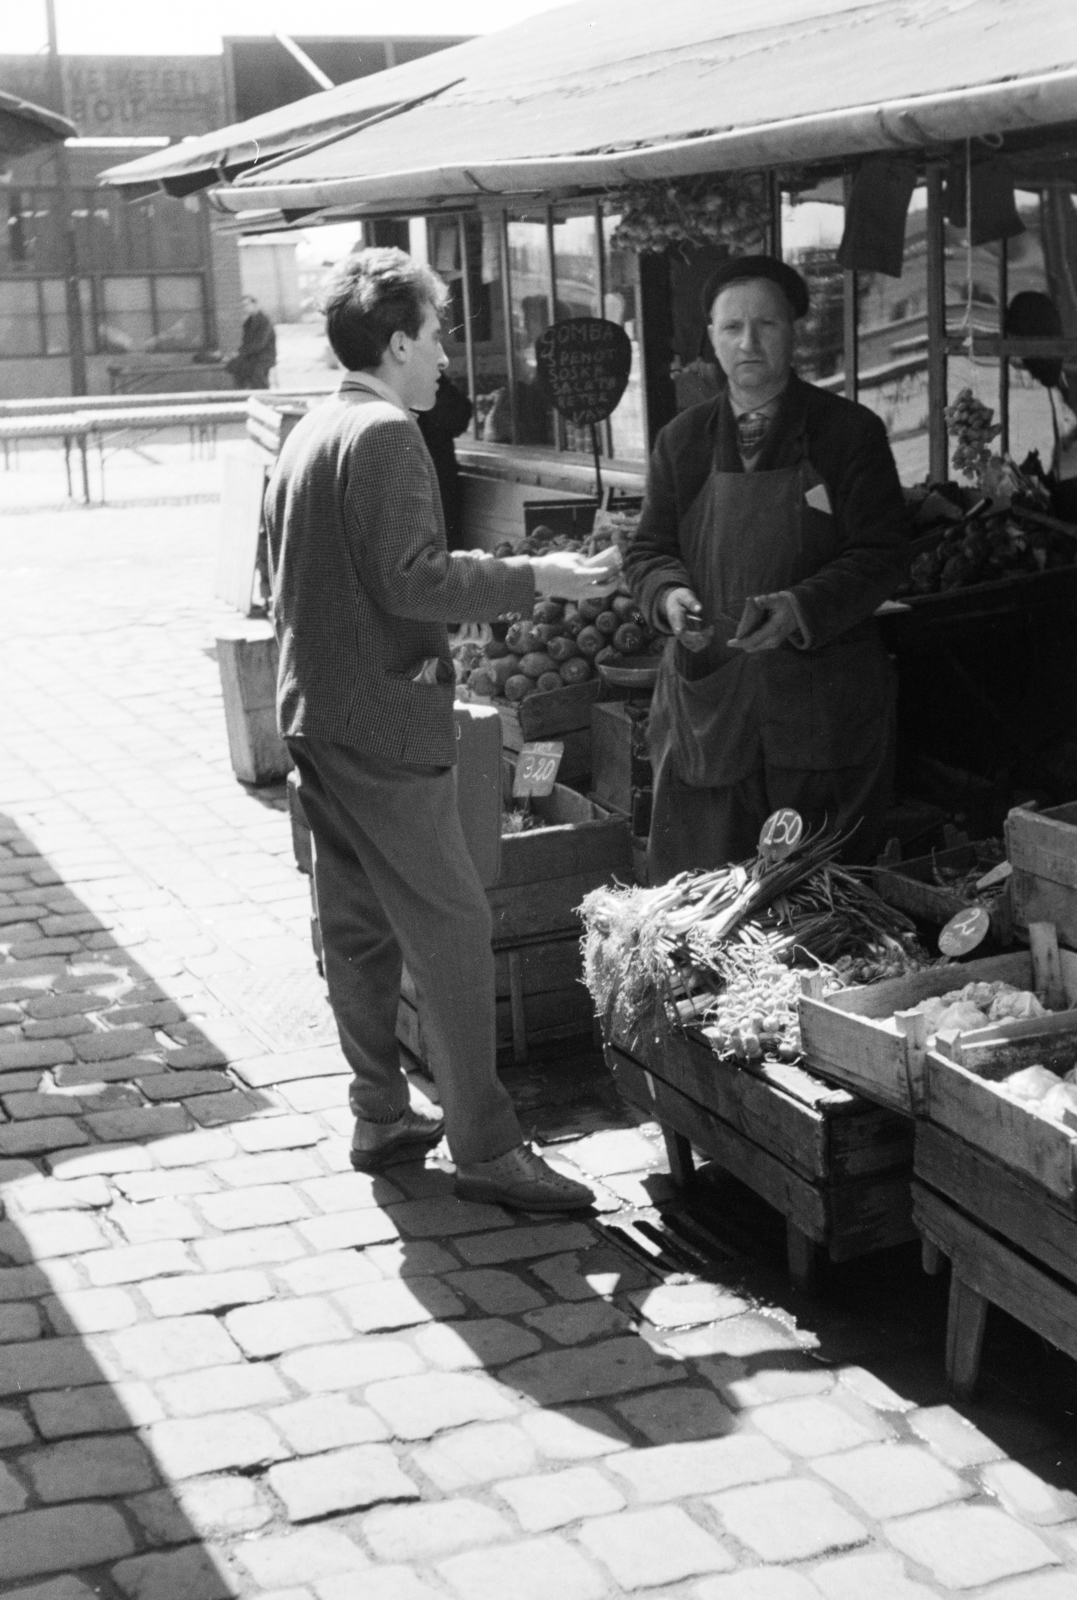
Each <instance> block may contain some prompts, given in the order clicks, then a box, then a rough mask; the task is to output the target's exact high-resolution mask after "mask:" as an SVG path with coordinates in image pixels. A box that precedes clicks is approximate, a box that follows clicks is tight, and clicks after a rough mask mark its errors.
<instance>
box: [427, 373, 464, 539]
mask: <svg viewBox="0 0 1077 1600" xmlns="http://www.w3.org/2000/svg"><path fill="white" fill-rule="evenodd" d="M471 412H472V405H471V401H470V400H469V399H468V397H467V395H466V394H461V393H460V390H459V389H458V388H457V387H456V385H455V384H454V383H452V382H450V380H449V379H448V378H446V377H445V375H444V373H443V374H442V376H441V378H440V379H439V380H438V393H437V399H436V400H435V401H434V404H433V406H432V407H431V408H430V410H429V411H420V412H418V413H417V415H416V419H415V420H416V421H417V422H418V424H419V432H420V433H421V434H422V436H423V438H424V439H425V440H426V448H427V449H428V450H429V452H430V459H431V461H432V462H433V463H434V471H435V472H436V473H437V475H438V488H439V489H440V491H441V508H442V510H443V511H444V513H445V538H446V541H447V543H448V546H449V549H450V550H466V549H467V548H468V542H467V539H466V538H465V536H464V492H463V485H462V484H461V482H460V469H459V467H458V466H457V464H456V446H455V445H454V444H453V440H454V439H455V438H456V437H457V436H458V435H459V434H461V433H463V431H464V429H465V428H466V427H467V425H468V423H469V422H470V421H471Z"/></svg>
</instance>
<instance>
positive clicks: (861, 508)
mask: <svg viewBox="0 0 1077 1600" xmlns="http://www.w3.org/2000/svg"><path fill="white" fill-rule="evenodd" d="M801 435H803V437H804V440H805V442H806V446H807V454H808V460H809V462H810V463H811V465H812V467H813V468H814V469H815V472H816V473H817V474H818V476H819V478H820V479H821V480H822V482H823V483H824V484H825V486H826V491H827V495H828V497H829V500H830V506H831V510H832V513H833V526H832V529H831V530H830V539H831V541H832V548H833V551H834V554H833V555H832V556H831V558H830V559H829V560H827V561H825V562H824V564H822V565H821V566H820V567H819V568H818V570H817V571H816V572H815V573H814V574H813V575H812V576H810V577H807V578H805V579H804V580H803V581H802V582H800V583H797V584H796V585H794V587H793V591H792V592H793V593H794V595H795V596H796V599H797V601H798V603H799V606H800V611H801V615H802V616H803V618H804V620H805V622H806V624H807V627H808V630H809V633H810V636H811V640H812V644H813V645H814V646H820V645H825V644H828V643H829V642H830V641H831V640H833V639H835V638H837V637H838V636H839V635H841V634H843V633H845V632H847V631H848V630H849V629H850V628H852V627H855V625H856V624H857V623H859V622H862V621H863V620H864V619H865V618H867V617H870V616H871V614H872V612H873V611H874V610H875V609H876V607H877V606H878V605H880V604H881V602H882V601H883V600H886V599H888V598H889V597H890V596H891V595H892V594H893V593H894V591H895V590H896V589H897V588H898V586H899V584H900V583H901V581H902V579H903V578H904V576H905V573H906V571H907V569H908V560H909V557H908V545H907V540H906V534H905V506H904V498H903V496H902V492H901V485H900V483H899V481H898V475H897V468H896V467H895V466H894V458H893V455H892V454H891V451H890V445H889V443H888V441H887V437H886V429H885V428H884V427H883V424H882V423H881V422H880V420H879V418H878V417H877V416H875V414H874V413H873V412H871V411H869V410H868V409H867V407H866V406H861V405H857V404H855V403H854V402H852V401H850V400H844V399H842V398H841V397H840V396H838V395H832V394H828V393H827V392H826V390H824V389H818V388H816V387H815V386H814V385H813V384H808V383H804V382H803V381H802V380H801V379H800V378H798V377H797V376H796V374H793V375H792V376H791V377H790V380H789V385H788V388H787V389H786V391H785V393H784V395H783V396H782V401H781V405H780V406H779V408H778V411H777V413H776V415H775V417H774V420H773V422H772V423H771V427H770V431H769V433H768V435H767V438H766V440H765V442H764V444H763V448H762V450H761V451H760V454H759V458H758V462H757V465H756V470H757V471H764V472H765V471H767V470H768V469H774V468H778V467H786V466H792V465H793V464H794V462H795V461H796V459H797V452H798V449H799V444H798V441H799V439H800V437H801ZM715 465H716V466H717V467H718V469H719V471H722V472H741V471H743V466H742V463H741V459H740V454H739V452H738V450H737V442H736V426H735V422H734V417H733V411H732V408H731V406H730V404H729V400H728V398H727V396H725V395H724V394H723V395H720V396H719V397H718V399H717V400H711V401H705V402H704V403H703V404H702V405H698V406H693V407H692V408H691V409H690V410H688V411H685V412H682V413H681V415H680V416H679V417H675V418H674V420H673V421H672V422H670V423H668V424H667V426H666V427H664V428H663V429H662V431H661V433H660V434H659V435H658V438H657V440H656V442H655V447H654V452H653V454H652V456H651V463H650V470H649V472H648V476H647V488H646V492H645V495H644V502H643V513H642V516H641V518H640V523H639V528H638V530H637V532H636V533H635V535H634V536H633V538H632V540H631V543H630V545H629V547H628V549H627V550H626V552H625V564H624V571H625V577H626V578H627V580H628V583H629V586H630V588H631V589H632V592H633V594H634V595H635V596H636V599H637V601H638V602H639V605H640V607H641V609H642V610H643V612H644V614H645V615H646V617H647V619H648V621H649V622H650V623H651V624H652V626H655V627H659V628H661V629H662V630H663V631H665V632H668V631H669V630H668V627H667V626H666V623H665V620H664V617H661V616H660V615H659V612H658V601H659V600H660V598H661V596H662V594H663V593H664V592H665V590H666V589H668V588H671V587H676V586H679V585H684V586H685V587H687V588H691V586H692V583H691V578H690V576H689V573H688V571H687V570H686V568H685V565H684V562H683V560H682V556H681V550H680V544H679V539H678V533H679V528H680V524H681V519H682V517H683V516H684V515H685V513H686V512H687V510H688V508H689V506H690V505H691V504H692V502H693V501H694V500H695V498H696V496H697V495H698V494H699V492H700V490H701V489H702V488H703V485H704V483H705V482H706V480H707V477H708V476H709V474H710V471H711V468H712V467H713V466H715ZM828 520H829V519H828ZM761 533H762V530H761Z"/></svg>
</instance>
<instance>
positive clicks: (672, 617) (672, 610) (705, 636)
mask: <svg viewBox="0 0 1077 1600" xmlns="http://www.w3.org/2000/svg"><path fill="white" fill-rule="evenodd" d="M662 605H663V607H664V609H665V613H666V621H667V622H668V623H669V626H670V632H671V633H672V634H673V637H674V638H675V639H676V640H677V641H678V642H679V643H680V644H683V645H684V648H685V649H686V650H693V651H697V650H705V649H706V648H707V646H708V645H709V644H710V642H711V639H712V637H713V635H714V629H713V628H707V627H703V628H700V627H693V626H692V625H691V623H690V622H689V620H688V619H689V617H692V618H698V620H699V621H700V622H702V620H703V606H702V605H701V603H700V601H699V600H698V598H697V597H696V595H694V594H693V593H692V590H691V589H684V588H681V589H667V590H666V592H665V594H664V595H663V596H662Z"/></svg>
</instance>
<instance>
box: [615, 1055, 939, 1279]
mask: <svg viewBox="0 0 1077 1600" xmlns="http://www.w3.org/2000/svg"><path fill="white" fill-rule="evenodd" d="M606 1061H607V1064H608V1066H609V1069H610V1071H611V1073H612V1074H613V1077H614V1081H615V1082H616V1084H617V1087H618V1089H619V1090H620V1093H621V1095H622V1096H623V1098H624V1099H625V1100H626V1101H627V1102H628V1103H629V1104H630V1105H632V1106H634V1107H635V1108H636V1109H637V1110H640V1111H642V1112H644V1113H645V1114H646V1115H647V1116H648V1117H653V1118H655V1119H656V1120H657V1121H658V1123H659V1124H660V1126H661V1128H662V1132H663V1135H664V1138H665V1141H666V1148H667V1151H668V1154H669V1162H670V1169H671V1171H672V1174H673V1177H674V1180H675V1181H676V1182H677V1183H679V1184H680V1185H682V1186H685V1185H689V1184H690V1183H691V1182H692V1179H693V1176H694V1164H693V1150H696V1151H698V1152H700V1153H701V1154H702V1155H704V1156H706V1157H708V1158H709V1159H712V1160H714V1161H715V1162H717V1164H718V1165H719V1166H720V1167H722V1168H724V1169H725V1170H726V1171H727V1172H729V1173H731V1174H732V1175H733V1176H734V1177H735V1178H738V1179H739V1180H740V1181H741V1182H742V1183H744V1184H746V1185H747V1187H748V1188H750V1189H752V1190H754V1192H755V1193H756V1194H758V1195H759V1196H761V1198H762V1199H764V1200H765V1201H767V1203H768V1204H769V1205H771V1206H773V1207H774V1208H775V1210H777V1211H779V1212H780V1213H781V1214H782V1215H783V1216H784V1217H785V1219H786V1242H787V1255H788V1263H789V1274H790V1277H791V1279H792V1281H793V1282H794V1284H795V1285H796V1286H797V1287H798V1288H801V1289H809V1288H810V1287H811V1286H812V1284H813V1282H814V1280H815V1275H816V1271H817V1268H818V1265H819V1262H820V1259H821V1258H822V1257H824V1256H825V1257H829V1259H830V1260H831V1261H847V1260H850V1259H852V1258H853V1257H856V1256H861V1255H865V1254H868V1253H869V1252H871V1251H874V1250H881V1249H884V1248H886V1247H887V1246H889V1245H894V1244H901V1243H903V1242H905V1241H906V1240H909V1239H912V1238H914V1237H915V1235H914V1232H913V1226H912V1219H911V1209H910V1197H909V1180H910V1177H911V1163H912V1130H911V1128H910V1127H909V1126H908V1124H907V1123H906V1122H904V1121H903V1120H902V1119H901V1118H900V1117H895V1116H892V1115H890V1114H889V1113H887V1112H885V1111H880V1110H879V1109H878V1108H877V1107H876V1106H873V1105H870V1104H869V1103H868V1102H867V1101H866V1100H864V1099H862V1098H860V1097H859V1096H857V1095H853V1094H849V1093H848V1092H847V1091H846V1090H844V1089H838V1088H835V1087H833V1086H832V1085H830V1084H826V1083H823V1082H822V1081H821V1080H820V1079H819V1078H817V1077H816V1076H815V1075H814V1074H813V1073H810V1072H807V1071H805V1070H804V1069H803V1068H801V1067H798V1066H792V1065H790V1066H786V1065H779V1064H778V1063H770V1062H768V1063H760V1064H758V1065H753V1064H751V1063H748V1064H744V1063H731V1062H727V1061H723V1060H720V1059H719V1058H718V1057H717V1056H715V1055H714V1053H713V1051H712V1050H711V1048H710V1046H709V1044H708V1043H707V1041H706V1039H705V1037H703V1035H702V1034H701V1033H700V1032H699V1031H698V1030H695V1029H693V1028H692V1027H688V1028H687V1029H685V1030H683V1031H682V1030H674V1029H671V1028H667V1027H662V1028H661V1029H659V1030H656V1029H655V1028H654V1027H653V1026H652V1027H650V1028H638V1029H634V1030H632V1031H630V1032H618V1031H614V1032H613V1033H612V1035H611V1037H610V1038H609V1039H608V1041H607V1044H606Z"/></svg>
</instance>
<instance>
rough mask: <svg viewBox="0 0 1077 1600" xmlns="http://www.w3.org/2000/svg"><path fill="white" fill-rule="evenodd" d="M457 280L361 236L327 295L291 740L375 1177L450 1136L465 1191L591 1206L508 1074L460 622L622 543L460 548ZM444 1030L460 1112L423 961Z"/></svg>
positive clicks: (574, 575) (296, 610) (293, 601)
mask: <svg viewBox="0 0 1077 1600" xmlns="http://www.w3.org/2000/svg"><path fill="white" fill-rule="evenodd" d="M445 300H446V290H445V287H444V285H443V284H442V282H441V280H440V279H439V278H438V277H437V276H436V275H435V274H434V273H433V272H432V271H431V270H430V268H429V267H427V266H425V265H423V264H421V263H420V262H417V261H414V260H413V259H412V258H411V257H410V256H407V255H405V254H404V252H403V251H400V250H384V249H372V250H364V251H361V252H360V253H359V254H357V255H355V256H353V257H351V258H350V259H349V260H348V262H347V263H346V264H345V266H344V267H343V268H342V269H341V271H340V273H339V275H338V276H337V278H336V279H335V280H334V282H333V284H332V286H331V287H330V290H329V293H328V297H327V300H326V313H327V316H326V332H327V334H328V336H329V340H330V343H331V344H332V346H333V349H334V351H335V352H336V354H337V356H338V357H339V359H340V362H341V365H342V366H343V367H344V368H345V374H344V377H343V379H342V380H341V384H340V389H339V391H338V393H337V394H336V395H335V396H334V397H333V398H331V399H329V400H327V401H325V402H324V403H323V404H321V405H319V406H316V407H315V408H314V410H312V411H311V412H309V413H308V415H307V416H306V417H304V419H303V420H302V421H301V422H300V423H299V425H298V426H297V427H296V428H295V430H294V431H293V433H292V434H291V435H290V437H289V438H288V440H287V442H286V444H285V446H284V449H283V450H282V451H281V456H280V460H279V462H278V464H277V468H276V470H275V472H274V474H273V477H272V479H271V481H270V485H269V489H268V491H267V495H266V521H267V526H268V534H269V550H270V558H271V565H272V570H273V606H274V619H275V623H276V628H277V634H278V638H279V640H280V648H281V661H280V678H279V682H278V695H277V707H278V715H279V718H280V727H281V733H282V734H283V736H284V737H285V738H286V739H287V741H288V746H289V749H290V750H291V752H292V756H293V758H294V760H295V764H296V768H297V771H298V774H299V796H300V800H301V803H302V806H303V810H304V813H305V815H306V818H307V821H308V823H309V824H310V829H311V833H312V835H313V841H314V881H315V887H316V893H317V898H318V912H319V918H320V921H321V931H322V945H323V952H324V960H325V975H326V981H327V983H328V986H329V999H330V1002H331V1004H332V1006H333V1011H334V1013H335V1016H336V1020H337V1025H338V1028H339V1030H340V1042H341V1048H342V1049H343V1051H344V1055H345V1058H346V1059H347V1061H348V1064H349V1066H350V1067H351V1069H352V1072H353V1074H354V1078H353V1082H352V1086H351V1096H350V1098H351V1106H352V1110H353V1111H354V1112H355V1118H356V1121H355V1133H354V1136H353V1139H352V1151H351V1160H352V1165H353V1166H354V1167H356V1168H357V1169H359V1170H361V1171H364V1172H370V1171H374V1170H376V1169H377V1168H379V1167H382V1166H384V1165H386V1164H387V1163H388V1162H390V1161H392V1160H394V1159H395V1160H400V1159H406V1158H407V1157H408V1156H416V1155H419V1154H421V1152H422V1151H423V1150H424V1149H427V1148H429V1147H430V1146H432V1145H434V1144H437V1143H438V1141H439V1140H440V1139H441V1137H442V1134H443V1133H444V1134H445V1135H446V1136H447V1139H448V1143H449V1149H450V1151H451V1153H452V1156H453V1159H454V1161H455V1162H456V1192H457V1193H458V1194H459V1195H461V1196H462V1197H464V1198H465V1199H472V1200H490V1201H500V1202H501V1203H503V1204H505V1205H510V1206H518V1207H520V1208H522V1209H525V1210H549V1211H562V1210H571V1209H575V1208H577V1207H580V1206H585V1205H588V1204H589V1203H590V1201H591V1198H592V1196H591V1193H590V1191H589V1190H588V1189H587V1188H585V1187H584V1185H582V1184H578V1183H572V1182H570V1181H569V1180H568V1179H566V1178H563V1177H561V1175H560V1174H559V1173H557V1172H555V1171H554V1170H553V1169H552V1168H551V1167H549V1166H547V1165H546V1163H545V1162H544V1161H543V1160H542V1159H541V1158H540V1157H539V1156H537V1155H535V1154H534V1153H533V1151H532V1150H531V1149H530V1147H529V1146H528V1145H526V1144H524V1142H523V1138H522V1134H521V1131H520V1125H519V1122H518V1121H517V1118H516V1112H515V1110H514V1109H513V1105H512V1102H511V1100H510V1099H509V1096H508V1094H507V1093H506V1091H505V1089H504V1087H503V1086H502V1084H501V1083H500V1082H499V1080H498V1077H497V1072H496V1068H495V1043H496V1035H495V1000H494V960H493V953H492V950H491V946H490V938H491V916H490V909H489V904H488V902H487V899H486V895H485V892H484V891H483V888H482V886H481V884H480V881H479V877H478V873H477V872H476V869H475V866H474V864H473V862H472V860H471V857H470V855H469V853H468V849H467V845H466V843H465V841H464V835H463V830H462V827H461V824H460V816H459V813H458V811H457V806H456V794H455V786H454V783H453V773H452V765H453V763H454V762H455V760H456V729H455V723H454V718H453V677H454V674H453V665H452V659H451V656H450V652H449V639H448V633H447V631H446V627H445V622H446V619H449V618H456V617H459V618H464V619H474V620H477V621H478V620H483V619H490V618H494V617H497V616H499V615H500V614H501V613H502V612H504V611H519V612H522V613H523V614H524V615H530V612H531V607H532V605H533V602H534V599H535V595H536V593H538V594H539V595H544V596H552V595H557V596H561V597H565V598H570V599H582V598H586V597H587V596H589V595H591V596H597V595H601V594H606V593H608V592H609V591H610V589H611V588H612V587H614V585H615V582H616V557H615V556H611V555H610V553H609V552H603V555H602V556H599V557H592V558H591V559H590V560H587V559H584V558H581V557H579V556H576V555H570V554H567V553H565V552H558V553H556V554H553V555H547V556H539V557H532V558H531V559H530V560H528V559H525V558H523V557H515V558H510V559H508V560H505V561H495V560H493V559H492V558H491V557H489V556H486V555H484V554H481V553H476V554H457V555H450V554H449V551H448V550H447V548H446V544H445V527H444V518H443V516H442V510H441V503H440V499H439V496H438V489H437V479H436V477H435V474H434V467H433V463H432V462H431V460H430V455H429V453H428V451H427V449H426V446H425V445H424V444H423V440H422V436H421V434H420V432H419V429H418V427H417V425H416V423H415V420H414V417H413V416H412V412H413V411H426V410H428V409H429V408H430V407H431V406H432V405H433V404H434V399H435V395H436V392H437V383H438V377H439V375H440V373H441V372H442V371H443V370H444V368H445V366H446V365H447V361H446V356H445V352H444V350H443V349H442V347H441V330H440V317H439V313H440V311H441V308H442V306H443V305H444V303H445ZM405 962H406V963H407V968H408V971H409V973H410V974H411V977H412V979H413V980H414V982H415V985H416V988H417V990H418V992H419V998H420V1005H421V1008H422V1015H423V1022H424V1026H425V1028H426V1031H427V1032H428V1034H429V1036H430V1039H431V1041H432V1067H433V1071H434V1075H435V1079H436V1081H437V1086H438V1091H439V1093H440V1096H441V1104H442V1107H443V1111H444V1120H442V1118H441V1117H431V1116H429V1115H427V1114H425V1113H423V1112H421V1111H418V1110H415V1109H413V1108H412V1107H411V1105H410V1104H409V1097H408V1083H407V1078H406V1077H405V1075H404V1073H403V1072H402V1070H401V1067H400V1061H399V1050H398V1046H397V1041H396V1016H397V1007H398V1003H399V997H400V980H401V970H402V966H403V964H404V963H405Z"/></svg>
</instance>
